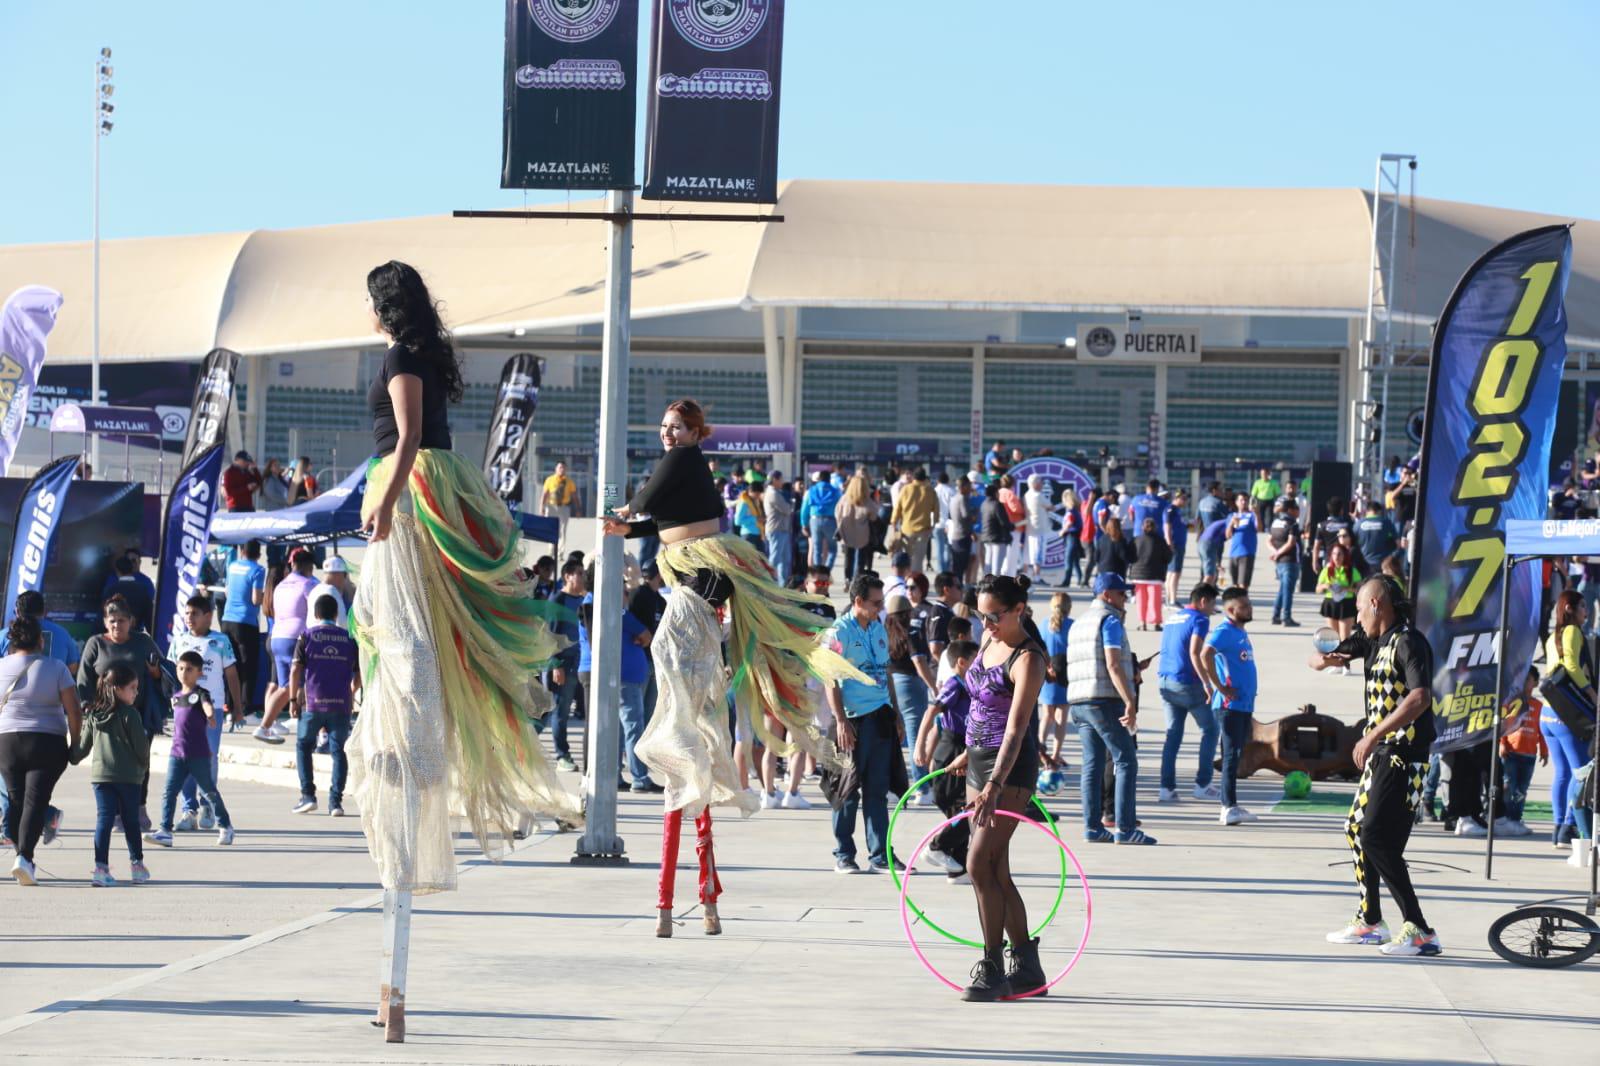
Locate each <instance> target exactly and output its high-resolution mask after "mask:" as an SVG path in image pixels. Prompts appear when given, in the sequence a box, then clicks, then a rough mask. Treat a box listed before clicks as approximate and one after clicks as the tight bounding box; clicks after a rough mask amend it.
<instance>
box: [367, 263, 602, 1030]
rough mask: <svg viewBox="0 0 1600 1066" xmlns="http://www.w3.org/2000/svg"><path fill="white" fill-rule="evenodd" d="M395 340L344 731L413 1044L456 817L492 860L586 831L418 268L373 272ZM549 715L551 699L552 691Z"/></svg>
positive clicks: (377, 304) (396, 266) (513, 534)
mask: <svg viewBox="0 0 1600 1066" xmlns="http://www.w3.org/2000/svg"><path fill="white" fill-rule="evenodd" d="M367 293H368V298H369V304H370V308H371V311H372V318H373V326H374V328H375V329H376V330H377V331H379V332H382V333H384V334H385V335H387V336H388V338H389V339H390V341H391V342H392V345H391V347H390V348H389V350H388V352H387V353H385V355H384V360H383V370H382V372H381V373H380V374H379V375H378V376H377V377H376V378H375V379H374V380H373V383H372V387H371V388H370V389H369V390H368V393H367V405H368V407H369V408H370V409H371V413H372V429H373V437H374V438H375V443H376V451H377V454H378V458H377V459H376V460H374V462H373V464H372V466H371V468H370V470H369V471H368V474H367V489H366V498H365V500H364V501H363V503H362V522H363V528H364V532H366V533H368V534H369V535H370V537H371V544H370V547H369V548H368V549H367V553H366V559H365V561H364V567H363V569H364V573H363V575H362V580H361V585H360V589H359V591H358V592H357V595H356V602H355V606H354V608H353V611H352V621H353V623H354V629H355V632H356V637H357V640H358V641H359V643H360V647H361V675H362V682H363V685H364V689H365V691H364V694H363V699H362V706H361V716H360V719H359V720H358V722H357V724H356V727H355V731H354V733H353V734H352V736H351V737H350V752H351V755H350V769H351V776H352V782H353V788H352V794H353V795H354V797H355V799H356V802H357V803H358V804H359V805H360V808H361V828H362V831H363V832H364V833H365V834H366V837H367V848H368V850H369V851H370V852H371V854H372V858H373V861H374V862H376V863H377V864H378V876H379V880H380V881H381V882H382V884H383V888H384V908H383V909H384V960H383V977H382V983H381V987H380V995H379V1005H378V1018H377V1021H376V1022H375V1024H377V1025H381V1026H385V1027H386V1028H387V1034H386V1039H387V1041H388V1042H389V1043H400V1042H403V1041H404V1040H405V972H406V956H407V949H408V944H409V939H410V923H411V899H412V895H413V894H414V893H427V892H444V891H449V890H451V889H454V888H455V887H456V865H455V855H454V851H453V847H452V840H453V835H454V834H453V832H452V825H451V819H452V816H455V817H461V818H463V819H464V820H465V821H466V823H467V824H468V825H469V826H470V827H471V829H472V832H473V834H474V835H475V836H476V837H477V838H478V842H479V844H480V845H481V846H482V848H483V850H484V852H485V854H487V855H489V857H490V858H498V857H499V855H500V854H501V853H502V852H503V850H504V848H505V847H506V842H507V841H509V840H511V839H512V834H513V832H514V830H515V829H516V827H517V824H518V821H519V820H520V819H521V818H522V817H523V815H525V814H527V813H530V812H543V813H547V814H550V815H551V816H553V817H555V818H559V819H561V820H563V821H566V822H569V823H573V824H576V823H577V822H579V821H581V820H582V819H581V815H580V813H579V810H578V805H577V802H576V801H575V800H574V799H573V798H571V797H570V796H568V795H567V794H566V793H565V792H564V791H563V790H562V789H561V787H560V785H559V784H558V783H557V781H556V777H555V773H554V771H553V769H552V768H551V766H550V765H549V763H548V762H547V760H546V759H545V756H544V750H543V748H542V747H541V746H540V744H539V741H538V738H537V736H536V735H535V733H534V729H533V722H532V720H531V719H532V716H534V715H536V714H541V713H543V711H544V710H545V709H546V708H545V707H537V706H535V705H534V700H535V699H536V698H538V697H536V696H535V692H536V686H530V685H529V684H528V678H529V677H530V676H532V675H533V674H534V673H535V672H536V671H537V670H538V669H539V668H540V667H541V666H542V665H543V664H544V663H545V662H546V661H547V660H549V659H550V658H551V657H553V656H554V654H555V653H556V651H558V650H559V647H560V644H561V641H560V640H559V638H557V637H556V636H554V635H553V634H552V632H551V630H550V628H549V627H548V626H547V625H546V616H547V615H548V614H549V612H550V605H548V604H547V603H545V602H544V601H540V600H536V599H534V598H533V596H532V589H531V586H530V585H527V584H526V583H524V582H522V581H520V580H519V579H518V578H517V577H516V575H515V570H516V564H517V530H516V528H515V525H514V524H513V522H512V519H511V516H510V513H509V512H508V511H507V509H506V506H505V504H504V503H503V502H501V500H500V499H499V497H497V496H496V495H494V493H493V492H492V491H491V490H490V488H489V484H488V482H487V481H486V480H485V479H484V476H483V474H482V473H481V472H480V471H479V470H478V468H477V467H476V466H474V465H473V464H472V463H469V462H467V461H466V460H464V459H462V458H461V457H459V456H457V455H456V454H455V453H454V452H452V451H451V450H450V419H449V414H448V411H447V405H448V404H449V403H451V402H454V401H457V400H460V399H461V394H462V381H461V369H460V365H459V364H458V362H457V360H456V354H455V348H454V345H453V343H452V341H451V339H450V334H449V333H448V332H446V330H445V328H444V326H443V324H442V323H441V322H440V320H439V314H438V310H437V308H436V307H435V305H434V302H433V299H432V298H431V297H430V296H429V294H428V290H427V288H426V286H425V285H424V284H423V281H422V278H421V277H420V276H419V275H418V274H417V272H416V270H414V269H413V268H411V267H409V266H407V265H406V264H404V263H398V262H392V261H391V262H388V263H384V264H383V265H382V266H379V267H376V268H375V269H374V270H373V271H372V272H371V273H370V274H368V275H367ZM545 702H546V704H548V698H547V697H546V698H545Z"/></svg>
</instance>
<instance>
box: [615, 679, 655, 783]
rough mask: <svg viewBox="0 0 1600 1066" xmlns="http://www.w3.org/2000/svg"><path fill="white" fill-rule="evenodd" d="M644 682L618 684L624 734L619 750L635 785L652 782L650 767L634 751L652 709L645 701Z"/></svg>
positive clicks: (618, 705)
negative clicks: (647, 706)
mask: <svg viewBox="0 0 1600 1066" xmlns="http://www.w3.org/2000/svg"><path fill="white" fill-rule="evenodd" d="M644 690H645V684H644V682H642V681H641V682H639V683H638V684H635V685H630V684H628V682H626V681H624V682H622V684H620V685H619V686H618V692H619V693H620V695H619V697H618V703H617V713H618V715H619V716H620V717H621V718H622V735H621V737H620V738H618V739H619V741H620V746H619V751H620V753H621V755H622V758H623V760H624V763H623V764H624V765H626V766H627V767H628V773H629V774H631V775H633V783H634V784H635V785H647V784H649V783H650V768H649V767H648V766H646V765H645V764H644V763H642V762H640V761H639V757H638V756H637V755H635V754H634V753H633V748H634V745H635V744H638V743H639V738H640V737H642V736H644V727H645V726H646V725H648V724H649V723H650V711H649V709H648V708H646V706H645V702H644Z"/></svg>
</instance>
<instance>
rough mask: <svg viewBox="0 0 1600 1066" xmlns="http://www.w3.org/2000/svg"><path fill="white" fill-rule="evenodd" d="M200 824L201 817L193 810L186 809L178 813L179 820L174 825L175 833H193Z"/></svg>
mask: <svg viewBox="0 0 1600 1066" xmlns="http://www.w3.org/2000/svg"><path fill="white" fill-rule="evenodd" d="M199 826H200V819H199V818H197V817H196V816H195V813H194V812H193V811H184V812H183V813H182V814H180V815H178V820H177V822H175V823H174V824H173V826H172V831H173V832H174V833H193V832H194V831H195V830H196V829H198V828H199Z"/></svg>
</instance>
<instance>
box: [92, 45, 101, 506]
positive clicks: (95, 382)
mask: <svg viewBox="0 0 1600 1066" xmlns="http://www.w3.org/2000/svg"><path fill="white" fill-rule="evenodd" d="M104 64H105V59H104V58H103V57H102V56H96V57H95V61H94V254H93V259H94V265H93V267H92V270H93V273H94V280H93V286H92V290H93V291H92V296H91V297H90V300H91V302H92V303H93V304H94V308H93V311H92V317H93V319H94V326H93V329H92V330H91V334H92V338H91V345H92V348H91V350H90V356H89V403H90V404H97V403H99V402H100V137H101V134H100V120H101V117H102V116H101V111H100V101H101V99H102V98H103V97H102V95H101V91H100V85H101V75H100V68H101V67H102V66H103V65H104ZM89 465H90V466H91V467H93V468H94V473H95V474H96V475H99V476H102V477H103V476H104V473H103V471H101V469H100V437H99V435H98V434H97V435H95V436H94V437H91V438H90V440H89Z"/></svg>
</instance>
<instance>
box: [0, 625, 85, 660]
mask: <svg viewBox="0 0 1600 1066" xmlns="http://www.w3.org/2000/svg"><path fill="white" fill-rule="evenodd" d="M39 635H40V636H42V637H43V638H44V639H43V641H41V642H40V645H39V651H40V652H42V653H43V654H45V655H48V656H49V657H50V658H52V659H57V660H59V661H60V662H62V663H64V664H65V665H67V666H71V665H73V664H74V663H76V662H77V661H78V654H79V653H78V642H77V641H75V640H73V639H72V634H71V633H68V632H67V631H66V630H65V629H62V628H61V627H60V626H58V625H56V624H55V623H54V622H52V621H50V619H48V618H41V619H39ZM10 653H11V636H10V635H9V634H0V655H9V654H10Z"/></svg>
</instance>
